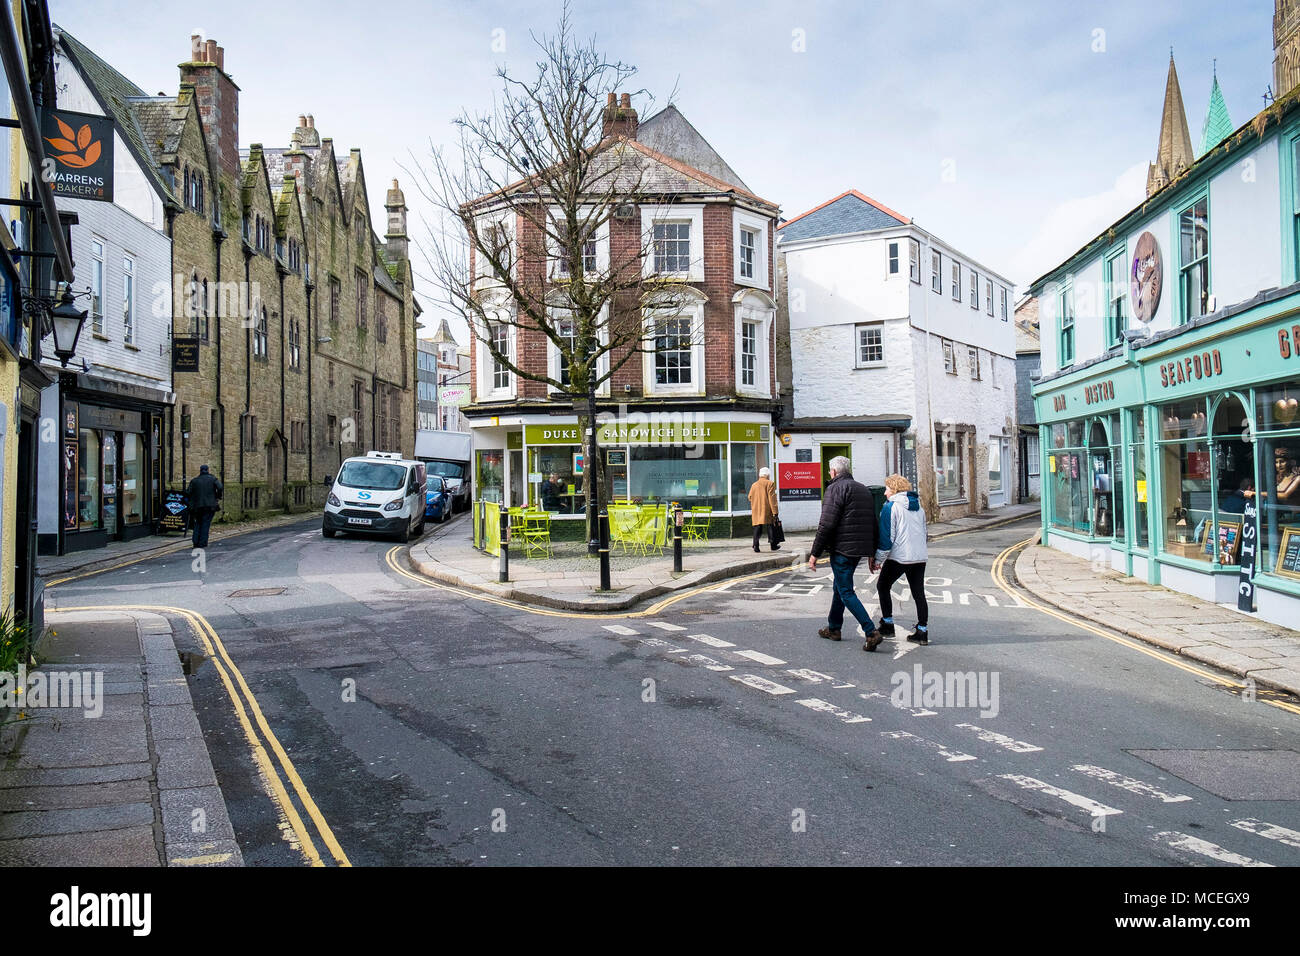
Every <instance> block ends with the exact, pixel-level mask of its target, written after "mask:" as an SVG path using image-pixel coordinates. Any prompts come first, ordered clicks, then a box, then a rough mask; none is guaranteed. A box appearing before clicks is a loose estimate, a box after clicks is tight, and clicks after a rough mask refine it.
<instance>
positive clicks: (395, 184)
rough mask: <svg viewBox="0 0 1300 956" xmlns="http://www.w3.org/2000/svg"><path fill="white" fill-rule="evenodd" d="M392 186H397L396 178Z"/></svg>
mask: <svg viewBox="0 0 1300 956" xmlns="http://www.w3.org/2000/svg"><path fill="white" fill-rule="evenodd" d="M393 188H394V189H396V188H397V180H396V179H394V180H393Z"/></svg>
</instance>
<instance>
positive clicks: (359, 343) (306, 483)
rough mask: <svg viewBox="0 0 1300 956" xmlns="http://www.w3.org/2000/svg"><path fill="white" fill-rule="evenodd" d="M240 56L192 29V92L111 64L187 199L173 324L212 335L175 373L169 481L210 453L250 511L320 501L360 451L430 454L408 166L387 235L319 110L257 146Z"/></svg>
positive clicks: (162, 169) (357, 155)
mask: <svg viewBox="0 0 1300 956" xmlns="http://www.w3.org/2000/svg"><path fill="white" fill-rule="evenodd" d="M65 37H66V34H65ZM74 42H75V41H74ZM79 46H80V45H79ZM81 49H82V50H83V51H84V54H83V56H84V57H87V58H88V57H94V54H93V53H90V51H88V50H85V48H84V47H81ZM95 59H96V60H98V58H95ZM224 61H225V54H224V50H223V49H222V48H221V47H220V46H218V45H217V43H216V42H215V41H214V40H207V41H206V42H205V41H204V40H202V39H201V38H200V37H199V36H197V35H195V36H194V37H192V38H191V49H190V56H189V59H188V60H187V61H186V62H184V63H181V64H180V84H179V90H178V92H177V94H176V95H175V96H165V95H164V96H149V95H147V94H146V93H145V92H144V91H143V90H142V89H140V88H139V87H137V86H135V85H134V84H132V83H130V81H129V80H126V79H125V78H124V77H121V76H120V74H116V71H112V72H113V73H114V74H115V75H116V76H117V77H118V79H119V80H120V81H121V82H120V84H119V86H120V89H121V93H122V96H123V98H124V99H125V100H126V102H127V103H128V104H129V109H130V112H131V114H132V116H133V117H134V120H135V123H136V124H137V128H138V133H139V140H140V142H141V143H142V144H143V148H144V149H145V150H147V152H148V155H149V158H150V160H151V161H152V163H153V164H154V166H155V167H156V169H157V171H158V174H159V176H160V177H161V178H162V180H163V181H165V182H166V183H167V185H168V187H169V189H170V192H171V198H172V200H173V201H172V202H169V203H168V206H167V209H166V211H165V216H166V230H167V232H168V234H169V235H170V237H171V240H172V268H171V273H172V279H173V281H172V296H171V316H172V323H173V334H174V335H175V336H176V337H177V338H186V337H188V338H192V339H193V340H195V341H196V342H197V353H198V362H197V370H190V371H186V370H180V369H177V370H175V371H174V373H173V379H172V386H173V389H174V392H175V404H174V406H173V408H172V409H171V413H170V414H169V415H168V417H167V421H166V423H165V426H164V427H165V431H166V435H167V438H166V462H165V468H164V471H165V474H166V483H167V485H168V486H169V487H173V488H178V487H181V486H182V485H183V484H184V482H185V481H187V480H188V479H190V478H192V477H193V476H194V475H195V474H197V473H198V469H199V466H200V465H204V464H206V465H209V466H210V467H211V469H212V471H213V472H214V473H216V474H218V475H219V476H220V477H221V479H222V480H223V482H224V483H225V486H226V494H225V500H224V502H223V510H224V512H225V514H226V515H227V516H228V517H230V518H238V517H243V516H250V515H257V514H262V513H268V512H274V511H294V510H307V509H312V508H315V507H318V506H319V505H320V504H321V502H322V500H323V499H324V495H325V487H324V483H323V481H324V479H325V478H328V477H330V476H332V475H333V474H334V472H335V471H336V470H337V468H338V465H339V464H340V462H341V461H342V460H343V459H344V458H346V457H348V456H350V455H357V454H365V452H366V451H367V450H368V449H371V448H378V449H385V450H392V451H400V452H403V453H405V454H408V455H409V454H413V453H414V445H415V328H416V322H415V319H416V315H417V314H418V307H417V306H416V304H415V302H414V299H413V298H412V282H411V268H410V263H409V261H408V258H407V236H406V203H405V199H404V197H403V195H402V192H401V190H400V189H399V188H398V186H397V182H396V181H394V182H393V185H392V188H391V189H389V190H388V191H387V193H386V196H385V208H386V210H387V213H388V216H387V223H386V224H385V225H386V234H385V238H384V240H382V241H381V240H380V239H379V238H378V237H377V235H376V231H375V226H374V224H372V222H371V217H370V204H369V196H368V191H367V184H366V178H365V170H364V166H363V164H362V159H361V152H360V150H358V149H352V150H349V151H348V152H347V153H345V154H339V153H338V152H336V150H335V147H334V144H333V142H332V141H331V140H330V139H329V138H327V137H321V136H320V134H319V133H318V132H317V130H316V127H315V121H314V119H313V118H312V117H309V116H300V117H299V118H298V124H297V126H296V127H295V128H293V130H292V132H291V134H290V136H289V142H288V145H287V146H286V147H283V148H278V147H277V148H273V147H267V146H263V145H262V144H260V143H253V144H251V145H250V146H248V147H247V148H245V149H241V148H240V146H239V94H240V90H239V87H238V86H237V85H236V84H235V82H234V80H233V79H232V78H231V76H230V74H229V73H228V72H227V71H226V69H225V62H224ZM99 63H100V65H101V66H102V67H103V68H104V69H105V70H111V67H108V66H107V65H106V64H103V63H102V61H99Z"/></svg>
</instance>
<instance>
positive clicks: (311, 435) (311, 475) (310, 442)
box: [303, 242, 316, 504]
mask: <svg viewBox="0 0 1300 956" xmlns="http://www.w3.org/2000/svg"><path fill="white" fill-rule="evenodd" d="M306 245H307V243H305V242H304V243H303V247H304V248H303V251H304V252H305V251H306ZM303 275H304V277H305V278H306V279H307V282H306V285H305V289H306V292H307V356H306V359H307V361H306V363H305V365H306V368H307V489H308V495H311V494H313V493H314V492H313V491H312V489H314V488H315V487H316V475H315V472H314V471H313V469H312V462H313V459H314V456H313V454H312V451H313V449H314V448H315V447H316V438H315V436H316V432H315V431H313V418H312V405H311V380H312V364H311V361H312V358H311V346H312V341H313V340H314V339H315V337H316V330H315V328H314V327H313V326H312V321H313V320H312V308H311V300H312V296H313V294H314V293H315V291H316V286H315V285H313V284H312V281H311V261H310V260H308V261H307V262H304V263H303ZM310 503H311V502H310V501H309V502H308V504H310Z"/></svg>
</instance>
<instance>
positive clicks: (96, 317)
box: [90, 236, 104, 337]
mask: <svg viewBox="0 0 1300 956" xmlns="http://www.w3.org/2000/svg"><path fill="white" fill-rule="evenodd" d="M90 331H91V334H92V335H98V336H100V337H103V335H104V240H103V239H101V238H99V236H91V237H90Z"/></svg>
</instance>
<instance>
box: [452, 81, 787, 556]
mask: <svg viewBox="0 0 1300 956" xmlns="http://www.w3.org/2000/svg"><path fill="white" fill-rule="evenodd" d="M619 143H622V144H626V146H627V147H630V148H631V150H632V151H633V154H634V155H633V161H634V162H635V163H637V164H638V165H637V171H638V173H639V174H640V184H641V187H640V197H641V199H642V203H641V205H640V206H639V208H638V207H634V206H631V205H630V204H629V205H625V206H621V207H619V208H618V214H617V215H614V216H610V217H609V218H608V219H607V220H606V221H605V222H603V223H601V224H600V228H599V230H598V231H597V235H596V238H595V241H594V243H593V247H594V248H593V249H592V250H591V253H590V256H591V266H590V268H589V269H588V270H587V271H588V272H589V273H592V272H599V271H601V270H607V269H611V268H615V269H616V268H618V266H617V265H615V266H612V267H611V260H613V262H614V263H619V262H627V261H628V260H629V258H632V257H635V256H636V255H637V254H638V252H639V251H640V250H641V249H642V248H646V247H647V246H649V248H650V250H651V251H650V254H649V255H647V256H646V257H645V260H644V274H645V275H646V276H647V277H650V276H654V277H658V278H663V277H666V276H671V277H672V278H675V279H678V280H680V281H681V283H682V286H681V288H682V290H683V291H682V294H681V296H680V299H681V302H680V306H679V307H678V306H675V307H674V309H673V310H672V312H671V314H668V313H666V312H664V311H661V310H660V311H653V312H652V311H651V310H649V309H647V310H643V311H645V312H646V315H645V317H644V328H645V334H646V339H645V343H646V344H645V345H644V346H642V348H643V349H644V354H642V355H640V356H633V357H632V358H631V359H630V360H628V361H627V362H626V363H625V364H623V365H622V366H621V367H620V366H619V360H620V358H621V355H620V354H618V353H617V352H615V353H614V354H613V355H612V356H610V357H609V358H610V359H612V362H610V361H609V359H606V360H602V361H603V365H602V372H603V371H604V369H607V368H609V367H610V364H612V365H613V366H614V368H615V371H614V373H613V375H612V377H611V379H610V380H609V381H607V382H606V383H605V384H604V385H602V386H601V388H600V389H599V391H598V392H597V395H598V399H599V401H600V408H601V411H602V412H604V413H606V414H608V415H609V416H610V419H611V420H609V421H606V422H604V423H603V424H602V426H601V428H600V429H599V442H600V445H601V448H602V451H603V453H604V456H605V458H604V462H603V466H602V468H601V475H602V480H603V482H604V486H605V487H604V496H605V498H606V499H607V500H612V499H622V498H632V499H634V500H639V501H641V502H645V503H652V502H662V501H669V500H677V501H681V502H683V503H685V504H691V505H701V506H704V505H708V506H712V507H713V509H714V514H715V516H718V517H722V516H727V517H728V518H729V517H730V516H732V515H735V516H736V517H737V519H738V520H737V521H736V522H735V525H736V528H735V530H736V531H737V532H741V531H748V527H749V520H748V519H749V504H748V501H747V500H746V497H745V495H746V492H747V491H748V488H749V485H750V484H751V483H752V482H753V481H754V479H755V478H756V477H757V471H758V468H759V467H761V466H763V465H766V464H767V463H768V461H769V460H770V458H771V441H772V437H771V425H772V422H773V420H774V417H775V410H776V392H777V383H776V381H775V376H774V371H773V360H772V356H773V353H774V349H773V344H772V330H773V317H774V315H775V309H776V305H775V301H774V300H773V298H772V273H773V268H772V241H773V234H774V232H775V226H776V220H777V216H778V213H779V209H778V207H777V206H776V204H774V203H771V202H768V201H767V200H764V199H761V198H759V197H758V196H756V195H755V194H754V193H753V192H751V191H750V190H749V188H748V187H747V186H746V185H745V184H744V182H743V181H742V180H741V179H740V177H739V176H738V175H736V173H735V172H734V171H733V170H732V169H731V167H730V166H728V165H727V163H726V162H725V161H724V160H723V159H722V158H721V157H720V156H719V155H718V154H717V153H716V152H715V151H714V150H713V148H712V147H711V146H710V145H709V144H708V143H707V142H706V141H705V140H704V138H703V137H702V136H700V134H699V133H698V132H697V131H696V130H695V129H694V127H692V126H691V124H690V123H689V122H687V121H686V119H685V117H683V116H682V115H681V114H680V113H679V112H678V111H677V109H676V108H674V107H668V108H666V109H664V110H662V111H660V112H659V113H657V114H656V115H655V116H653V117H651V118H649V119H647V120H646V121H645V122H644V123H640V122H638V118H637V114H636V110H635V109H633V108H632V107H631V104H630V102H629V99H628V97H627V96H626V95H624V97H623V98H622V100H621V101H620V102H618V103H615V102H614V101H613V99H612V96H611V101H610V103H609V104H608V105H607V107H606V108H605V114H604V128H603V130H602V141H601V145H600V147H598V148H599V149H609V148H610V147H611V146H613V145H615V144H619ZM646 200H649V201H646ZM473 208H474V209H475V212H476V214H477V215H480V216H483V217H503V219H504V220H505V221H504V226H505V228H506V230H507V232H508V233H509V234H510V235H513V236H514V237H515V239H514V242H515V243H516V244H517V248H518V249H519V250H520V252H519V257H520V258H519V261H518V268H519V269H520V270H521V273H522V271H524V270H531V271H532V272H533V273H534V274H535V275H537V276H538V277H539V279H538V281H539V282H544V283H546V288H547V289H548V290H555V289H557V288H558V287H559V286H561V285H562V283H563V276H560V275H558V274H557V268H558V267H559V265H560V264H559V262H558V260H556V259H555V257H554V256H548V257H547V258H548V259H550V261H549V262H536V261H533V258H536V257H537V256H538V253H537V252H530V250H539V249H541V248H542V246H541V244H540V242H539V239H540V236H538V235H536V233H537V227H536V225H535V224H534V223H532V222H531V221H530V220H528V219H527V218H526V217H525V216H522V215H515V214H514V213H513V211H512V210H508V209H504V207H503V205H502V203H501V202H500V200H499V198H495V197H486V198H485V199H484V200H482V201H480V202H478V203H477V204H476V205H475V206H474V207H473ZM503 210H504V211H503ZM585 259H586V256H584V260H585ZM475 265H476V264H475V263H471V268H474V267H475ZM475 274H477V273H475ZM479 281H486V282H487V283H489V284H490V283H491V281H492V280H491V277H490V276H485V277H481V278H480V280H479ZM619 301H621V300H619ZM631 307H632V308H635V309H638V310H640V309H641V306H640V303H639V302H638V303H636V304H635V305H633V306H631ZM611 324H615V323H611ZM484 335H496V336H498V340H499V341H501V342H503V343H506V344H507V347H508V349H509V354H511V355H512V356H516V357H517V358H516V359H515V361H516V363H517V364H519V365H520V366H521V367H522V368H525V369H534V370H544V369H548V368H549V369H550V370H551V373H550V374H551V375H552V377H556V378H558V377H560V376H561V374H562V371H563V370H562V369H561V368H560V367H559V362H560V352H559V350H558V349H557V348H556V347H555V346H554V345H553V344H551V342H550V341H549V339H548V338H547V337H546V335H545V334H544V333H543V332H542V331H540V330H539V329H535V328H526V327H516V326H511V325H509V324H502V325H501V326H499V327H493V328H488V329H478V330H476V333H475V336H474V337H473V338H472V339H471V357H470V368H471V373H470V380H471V384H472V389H473V400H472V402H471V404H470V405H469V406H468V407H466V408H465V414H466V416H467V417H468V419H469V424H470V430H471V432H472V434H473V435H474V449H475V482H474V487H475V494H476V495H477V496H479V497H486V498H488V499H489V500H497V501H505V502H507V503H508V504H510V505H517V504H523V503H528V502H536V501H540V500H541V498H542V495H541V491H542V490H543V489H542V481H543V480H544V479H546V478H548V477H549V476H550V475H552V474H553V475H555V476H556V477H557V478H558V480H559V483H560V486H561V487H560V494H559V496H558V502H559V503H558V507H555V506H552V508H551V510H553V511H554V510H558V511H559V513H560V515H561V519H563V518H566V517H568V516H572V518H573V520H574V522H575V523H578V524H579V525H580V522H581V520H582V514H583V510H584V507H585V500H586V499H585V491H586V489H585V487H584V472H585V469H584V462H583V452H582V445H581V437H580V436H579V435H578V417H577V413H576V411H575V409H574V406H573V403H572V400H571V397H570V396H568V395H567V394H564V393H552V392H551V390H550V388H549V386H548V385H547V384H545V383H542V382H535V381H531V380H528V379H524V378H521V377H520V376H516V375H514V374H513V373H511V372H510V371H509V369H508V368H507V367H506V366H504V365H502V364H501V363H498V362H496V361H494V360H493V358H492V355H491V353H490V352H489V351H488V350H487V349H486V348H485V347H484V346H483V345H482V343H481V342H480V341H479V337H480V336H484ZM546 491H547V495H546V497H547V498H548V499H550V501H551V502H552V503H553V502H554V501H555V500H556V499H554V498H551V494H552V493H553V489H546Z"/></svg>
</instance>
